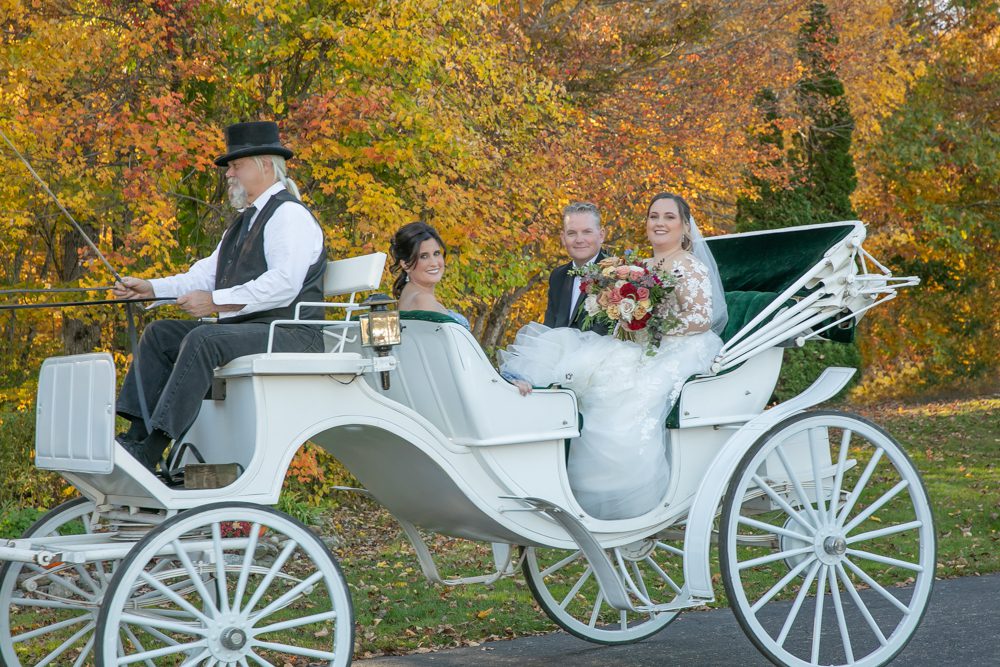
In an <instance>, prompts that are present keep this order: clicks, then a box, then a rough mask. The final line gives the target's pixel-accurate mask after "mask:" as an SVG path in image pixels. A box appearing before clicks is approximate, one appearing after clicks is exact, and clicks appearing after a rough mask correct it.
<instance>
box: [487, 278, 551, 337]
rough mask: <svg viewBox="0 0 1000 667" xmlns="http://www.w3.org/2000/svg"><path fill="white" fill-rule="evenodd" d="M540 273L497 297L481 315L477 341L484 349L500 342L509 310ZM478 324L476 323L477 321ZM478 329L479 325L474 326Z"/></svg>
mask: <svg viewBox="0 0 1000 667" xmlns="http://www.w3.org/2000/svg"><path fill="white" fill-rule="evenodd" d="M540 277H541V274H540V273H538V274H535V275H534V276H532V277H531V279H530V280H528V282H527V284H525V285H522V286H521V287H518V288H517V289H515V290H514V291H512V292H509V293H507V294H504V295H503V296H501V297H500V298H499V299H497V300H496V301H495V302H494V303H493V306H492V307H491V308H490V309H489V310H488V311H487V312H486V313H485V315H484V317H483V325H482V327H481V330H482V333H481V334H480V337H479V343H480V344H481V345H482V346H483V348H484V349H487V350H489V349H492V348H495V347H497V345H499V344H500V341H501V339H502V338H503V335H504V332H505V331H506V330H507V323H508V322H509V320H510V310H511V308H512V307H513V306H514V304H515V303H517V300H518V299H520V298H521V297H522V296H524V295H525V294H527V293H528V291H529V290H530V289H531V288H532V287H534V286H535V283H537V282H538V279H539V278H540ZM477 324H478V323H477ZM476 328H477V329H479V328H480V327H478V326H477V327H476Z"/></svg>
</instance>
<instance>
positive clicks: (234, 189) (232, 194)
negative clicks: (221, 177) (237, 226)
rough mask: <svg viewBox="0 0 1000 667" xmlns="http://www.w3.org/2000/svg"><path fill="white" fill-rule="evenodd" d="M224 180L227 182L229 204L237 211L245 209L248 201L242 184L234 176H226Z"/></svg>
mask: <svg viewBox="0 0 1000 667" xmlns="http://www.w3.org/2000/svg"><path fill="white" fill-rule="evenodd" d="M226 182H227V183H228V184H229V205H230V206H232V207H233V208H235V209H236V210H237V211H241V210H243V209H245V208H246V207H247V205H248V204H249V203H250V202H249V201H247V199H248V196H247V191H246V189H245V188H244V187H243V184H242V183H240V180H239V179H238V178H236V177H235V176H234V177H232V178H227V179H226Z"/></svg>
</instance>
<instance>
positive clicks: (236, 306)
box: [114, 122, 326, 470]
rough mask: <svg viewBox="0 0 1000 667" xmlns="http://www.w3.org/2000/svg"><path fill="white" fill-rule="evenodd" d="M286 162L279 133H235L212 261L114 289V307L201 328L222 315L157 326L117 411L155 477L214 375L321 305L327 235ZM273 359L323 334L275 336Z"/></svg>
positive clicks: (242, 126) (243, 127)
mask: <svg viewBox="0 0 1000 667" xmlns="http://www.w3.org/2000/svg"><path fill="white" fill-rule="evenodd" d="M290 157H292V151H290V150H289V149H288V148H286V147H285V146H282V145H281V141H280V139H279V137H278V126H277V124H276V123H273V122H252V123H236V124H234V125H230V126H229V127H228V128H226V154H225V155H222V156H221V157H219V158H216V160H215V164H217V165H219V166H220V167H225V168H226V172H225V174H226V180H227V182H228V187H229V202H230V204H231V205H232V206H233V208H235V209H236V210H237V211H238V213H237V215H236V216H235V218H234V219H233V221H232V223H231V224H230V225H229V227H228V228H227V229H226V231H225V233H224V234H223V236H222V240H221V242H220V243H219V244H218V245H217V246H216V248H215V251H214V252H213V253H212V254H211V256H209V257H207V258H205V259H202V260H199V261H198V262H195V264H194V265H192V266H191V268H190V269H189V270H188V271H187V272H186V273H181V274H178V275H174V276H169V277H166V278H158V279H153V280H142V279H140V278H132V277H125V278H123V279H122V282H121V283H118V284H116V285H115V289H114V294H115V296H116V297H117V298H139V297H145V298H149V297H163V298H176V299H177V305H178V306H180V307H181V308H182V309H183V310H184V311H185V312H186V313H188V314H189V315H191V316H193V317H195V318H203V317H208V316H212V315H218V321H217V322H215V323H210V322H203V321H199V320H197V319H195V320H158V321H155V322H152V323H150V324H149V325H148V326H147V327H146V329H145V331H144V332H143V335H142V338H141V340H140V341H139V346H138V348H139V349H138V352H137V354H136V358H135V360H134V361H133V364H132V366H131V367H130V368H129V370H128V374H127V375H126V376H125V383H124V385H123V386H122V390H121V393H120V394H119V396H118V404H117V410H118V414H119V415H121V416H123V417H125V418H127V419H128V420H129V421H131V422H132V425H131V427H130V428H129V429H128V431H126V432H125V433H122V434H120V435H119V436H118V442H119V443H120V444H121V445H122V447H124V448H125V450H126V451H127V452H128V453H129V454H131V455H132V456H133V457H135V458H136V459H138V460H139V461H140V462H141V463H142V464H143V465H145V466H146V467H147V468H148V469H150V470H155V467H156V464H157V463H158V462H159V461H160V459H161V458H162V456H163V452H164V450H165V449H166V448H167V446H168V445H169V444H170V441H171V440H174V439H176V438H180V437H181V436H183V435H184V433H185V432H186V431H187V430H188V428H189V427H190V426H191V424H193V423H194V420H195V418H196V417H197V416H198V411H199V410H200V408H201V401H202V400H203V398H204V397H205V395H206V394H207V393H208V391H209V389H210V388H211V385H212V375H213V371H214V369H215V368H216V367H217V366H222V365H224V364H226V363H228V362H229V361H232V360H233V359H235V358H236V357H241V356H244V355H247V354H255V353H259V352H264V351H265V350H266V349H267V337H268V325H269V323H270V322H272V321H274V320H278V319H291V318H292V317H293V315H294V310H295V304H296V303H298V302H300V301H322V297H323V273H324V271H325V270H326V251H325V248H324V245H323V231H322V229H321V228H320V226H319V223H317V221H316V220H315V218H313V216H312V214H311V213H310V212H309V210H308V209H307V208H306V207H305V205H304V204H303V203H302V202H301V201H300V200H299V191H298V188H297V187H296V186H295V184H294V183H293V182H292V181H291V180H290V179H289V178H288V177H287V175H286V168H285V160H286V159H288V158H290ZM301 317H302V318H303V319H322V318H323V311H322V309H319V308H303V309H302V310H301ZM272 349H273V350H274V351H275V352H313V351H315V352H321V351H323V334H322V332H321V331H320V330H319V328H318V327H309V326H305V325H298V326H296V325H288V326H279V327H278V328H277V329H276V330H275V333H274V343H273V348H272ZM136 365H138V368H136ZM137 370H138V372H136V371H137ZM139 382H141V383H142V386H141V389H142V390H143V393H144V395H145V400H146V402H147V405H148V409H149V414H150V430H149V431H147V429H146V425H145V424H144V422H143V419H142V409H141V407H140V399H139V389H140V387H139Z"/></svg>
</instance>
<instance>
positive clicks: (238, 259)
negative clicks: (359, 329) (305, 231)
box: [215, 190, 326, 324]
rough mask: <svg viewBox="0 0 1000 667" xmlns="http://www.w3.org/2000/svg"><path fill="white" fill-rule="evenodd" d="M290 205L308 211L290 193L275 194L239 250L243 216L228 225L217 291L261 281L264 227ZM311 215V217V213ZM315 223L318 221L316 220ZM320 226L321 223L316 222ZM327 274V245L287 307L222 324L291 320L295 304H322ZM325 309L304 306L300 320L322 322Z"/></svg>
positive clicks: (223, 243)
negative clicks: (272, 217)
mask: <svg viewBox="0 0 1000 667" xmlns="http://www.w3.org/2000/svg"><path fill="white" fill-rule="evenodd" d="M286 202H287V203H291V204H294V205H297V206H301V207H303V208H306V206H305V204H303V203H302V202H300V201H299V200H298V199H296V198H295V197H293V196H292V195H291V194H290V193H289V192H288V191H287V190H281V191H279V192H277V193H276V194H274V195H272V196H271V198H270V199H268V200H267V203H266V204H264V208H263V209H261V211H260V213H258V214H257V219H256V220H255V221H254V224H253V227H251V228H250V232H249V233H248V234H247V235H246V238H244V239H243V244H242V245H241V246H240V247H239V248H237V247H236V244H237V241H238V240H239V236H240V224H241V223H242V220H243V217H242V216H241V215H237V216H236V220H234V221H233V223H232V224H231V225H229V229H227V230H226V235H225V236H223V237H222V245H221V247H220V248H219V263H218V265H217V266H216V269H215V289H225V288H227V287H235V286H236V285H242V284H243V283H248V282H250V281H251V280H255V279H257V278H259V277H260V276H261V275H262V274H263V273H264V272H265V271H267V258H266V257H265V255H264V227H266V226H267V223H268V221H269V220H270V219H271V216H272V215H274V211H275V210H276V209H277V208H278V207H279V206H281V205H282V204H284V203H286ZM306 211H307V212H308V211H309V209H308V208H306ZM309 215H312V213H311V212H310V213H309ZM313 220H314V221H315V218H313ZM316 224H319V223H316ZM325 272H326V245H325V244H324V246H323V250H322V251H321V252H320V254H319V258H318V259H317V260H316V261H315V262H314V263H313V265H312V266H310V267H309V270H308V271H306V277H305V280H304V281H303V283H302V289H301V290H300V291H299V293H298V296H296V297H295V299H293V300H292V302H291V303H290V304H288V305H287V306H281V307H279V308H272V309H271V310H263V311H259V312H256V313H249V314H247V315H236V316H234V317H227V318H225V319H224V320H221V321H222V322H225V323H227V324H232V323H236V322H272V321H274V320H290V319H292V318H293V317H294V316H295V304H297V303H299V302H300V301H312V302H317V301H322V300H323V274H324V273H325ZM323 313H324V311H323V309H322V308H318V307H315V306H306V307H303V308H302V310H301V312H300V319H303V320H321V319H323Z"/></svg>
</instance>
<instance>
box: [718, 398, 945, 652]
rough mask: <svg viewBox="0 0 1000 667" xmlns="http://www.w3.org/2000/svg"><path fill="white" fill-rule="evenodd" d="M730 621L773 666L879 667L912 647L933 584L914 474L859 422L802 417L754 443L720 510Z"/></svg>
mask: <svg viewBox="0 0 1000 667" xmlns="http://www.w3.org/2000/svg"><path fill="white" fill-rule="evenodd" d="M719 532H720V538H719V539H720V543H719V559H720V564H721V567H722V578H723V582H724V584H725V587H726V594H727V595H728V596H729V601H730V604H731V605H732V608H733V612H734V613H735V614H736V618H737V620H738V621H739V623H740V625H741V626H742V628H743V630H744V632H745V633H746V634H747V636H748V637H749V638H750V640H751V641H752V642H753V643H754V644H755V645H756V646H757V648H759V649H760V650H761V651H762V652H763V653H764V654H765V655H767V656H768V657H769V658H770V659H771V660H772V661H773V662H775V663H776V664H780V665H817V664H819V665H858V666H864V667H869V666H874V665H883V664H885V663H887V662H889V661H890V660H892V659H893V658H894V657H895V656H896V655H897V654H898V653H899V652H900V651H902V650H903V647H905V646H906V644H907V642H908V641H909V640H910V638H911V637H912V636H913V633H914V632H915V631H916V629H917V626H918V625H919V624H920V620H921V618H922V617H923V615H924V611H925V610H926V609H927V603H928V600H929V598H930V594H931V587H932V584H933V580H934V566H935V560H934V559H935V543H934V521H933V517H932V514H931V508H930V503H929V501H928V498H927V492H926V490H925V489H924V486H923V483H922V482H921V480H920V475H919V473H918V472H917V470H916V468H915V467H914V466H913V463H912V462H911V461H910V459H909V457H907V455H906V453H905V452H904V451H903V449H902V447H900V445H899V443H897V442H896V441H895V440H893V439H892V437H891V436H889V435H888V434H887V433H886V432H885V431H883V430H882V429H880V428H879V427H877V426H875V425H874V424H872V423H871V422H869V421H866V420H865V419H863V418H861V417H857V416H854V415H849V414H844V413H840V412H832V411H818V412H808V413H804V414H799V415H795V416H793V417H791V418H789V419H786V420H785V421H783V422H781V423H780V424H778V425H777V426H775V427H774V428H772V429H771V430H770V431H768V432H767V433H766V434H764V435H763V436H762V437H761V438H760V439H759V440H758V441H757V442H756V443H755V444H754V445H753V446H752V447H751V448H750V450H749V451H748V452H747V454H746V456H744V458H743V460H742V461H741V463H740V465H739V467H738V468H737V471H736V473H735V475H734V476H733V479H732V482H731V483H730V485H729V490H728V492H727V494H726V498H725V500H724V502H723V511H722V524H721V528H720V531H719Z"/></svg>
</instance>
